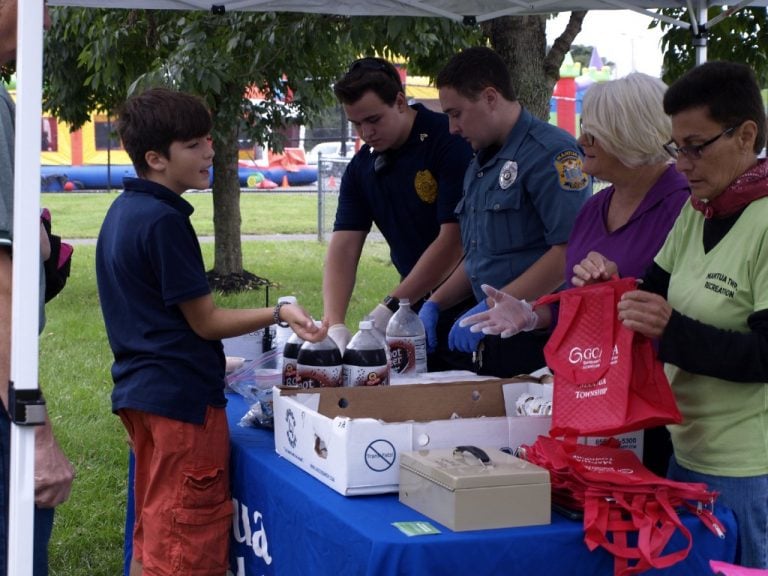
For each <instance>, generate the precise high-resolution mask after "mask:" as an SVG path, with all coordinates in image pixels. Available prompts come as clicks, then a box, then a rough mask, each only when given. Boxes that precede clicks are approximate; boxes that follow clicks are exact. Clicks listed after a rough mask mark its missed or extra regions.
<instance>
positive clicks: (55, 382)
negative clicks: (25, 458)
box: [40, 193, 397, 576]
mask: <svg viewBox="0 0 768 576" xmlns="http://www.w3.org/2000/svg"><path fill="white" fill-rule="evenodd" d="M114 198H115V194H44V195H43V198H42V199H41V205H43V206H47V207H49V208H50V209H51V212H52V213H53V218H54V227H55V229H56V231H57V232H58V233H60V234H62V235H63V236H65V237H69V238H72V237H80V238H87V237H93V236H94V235H95V234H96V232H97V231H98V228H99V226H100V224H101V221H102V219H103V217H104V214H105V212H106V209H107V207H108V206H109V204H110V203H111V201H112V200H113V199H114ZM185 198H187V199H189V200H190V201H191V202H192V203H193V204H195V206H196V208H197V209H196V211H195V221H194V225H195V227H196V229H197V231H198V233H199V234H201V235H205V234H210V233H212V224H211V198H210V194H202V193H201V194H190V195H187V196H185ZM316 206H317V199H316V196H315V195H312V194H295V195H294V194H274V195H269V194H244V195H243V196H242V212H243V232H244V233H246V232H247V233H278V232H280V233H316V222H317V215H316V210H317V208H316ZM206 211H207V212H206ZM206 213H207V216H206V215H205V214H206ZM267 215H268V216H267ZM246 222H248V224H247V225H246ZM202 248H203V254H204V258H205V260H206V264H207V266H208V267H210V266H211V264H212V262H213V244H212V243H204V244H203V245H202ZM325 249H326V246H325V245H324V244H321V243H319V242H316V241H293V240H291V241H270V242H265V241H258V242H257V241H246V242H243V258H244V268H245V269H246V270H248V271H250V272H253V273H254V274H258V275H259V276H262V277H265V278H268V279H269V280H270V281H271V282H272V283H273V284H275V285H276V286H277V287H276V288H273V289H272V290H270V300H271V302H272V303H274V301H275V300H276V299H277V297H278V296H279V295H282V294H294V295H296V296H297V297H298V299H299V302H300V303H301V304H302V305H304V306H305V307H306V308H307V309H308V310H309V311H310V312H311V313H312V314H313V315H314V316H315V317H318V318H319V317H320V316H321V314H322V295H321V281H322V262H323V258H324V255H325ZM94 251H95V247H94V246H92V245H78V246H76V248H75V254H74V259H73V266H72V275H71V276H70V279H69V282H68V284H67V286H66V288H65V289H64V291H63V292H62V293H61V294H60V295H59V296H58V297H57V298H56V299H54V300H53V301H51V302H50V303H49V304H48V306H47V316H48V323H47V325H46V328H45V331H44V333H43V335H42V337H41V340H40V383H41V386H42V388H43V390H44V391H45V396H46V399H47V402H48V407H49V411H50V413H51V418H52V420H53V423H54V428H55V431H56V435H57V437H58V439H59V441H60V443H61V444H62V446H63V448H64V450H65V452H66V453H67V455H68V456H69V458H70V459H71V460H72V462H73V463H74V465H75V468H76V470H77V478H76V480H75V483H74V486H73V490H72V496H71V497H70V499H69V501H68V502H67V503H65V504H64V505H62V506H60V507H59V508H58V509H57V513H56V521H55V526H54V533H53V539H52V542H51V550H50V553H51V561H50V565H51V575H52V576H117V575H119V574H122V549H123V523H124V518H125V503H126V495H127V486H126V475H127V461H128V447H127V444H126V441H125V438H126V435H125V433H124V431H123V428H122V425H121V424H120V422H119V419H118V418H117V417H116V416H114V415H113V414H112V413H111V409H110V392H111V389H112V382H111V377H110V372H109V370H110V365H111V361H112V358H111V353H110V350H109V346H108V344H107V340H106V335H105V332H104V325H103V322H102V318H101V312H100V309H99V302H98V296H97V292H96V277H95V273H94ZM396 282H397V273H396V272H395V270H394V268H393V266H392V265H391V264H390V262H389V257H388V249H387V246H386V244H384V243H383V242H369V243H368V244H367V246H366V249H365V251H364V254H363V258H362V261H361V263H360V268H359V270H358V283H357V287H356V290H355V294H354V296H353V301H352V303H351V307H350V313H349V315H348V325H349V326H350V329H352V330H353V331H354V327H355V326H356V325H357V322H358V321H359V320H360V319H361V318H362V317H363V315H365V314H366V313H367V312H368V311H370V309H372V308H373V306H374V305H375V303H376V302H378V301H379V300H380V299H381V298H382V296H383V295H384V294H385V293H386V291H387V287H389V286H394V285H395V284H396ZM216 300H217V303H218V304H219V305H221V306H226V307H246V306H254V307H256V306H262V305H263V304H264V292H263V291H262V290H258V291H254V292H247V293H240V294H237V295H231V296H226V297H225V296H221V295H216Z"/></svg>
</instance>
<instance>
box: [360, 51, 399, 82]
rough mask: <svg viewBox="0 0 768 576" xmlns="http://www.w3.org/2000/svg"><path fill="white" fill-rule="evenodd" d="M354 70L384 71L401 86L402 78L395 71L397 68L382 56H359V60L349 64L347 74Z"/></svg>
mask: <svg viewBox="0 0 768 576" xmlns="http://www.w3.org/2000/svg"><path fill="white" fill-rule="evenodd" d="M356 70H373V71H377V72H384V74H386V75H387V76H389V77H390V78H391V79H392V80H394V81H396V82H397V83H398V85H401V86H402V80H401V79H400V74H398V73H397V70H396V69H395V68H394V66H392V64H390V63H389V62H387V61H386V60H384V59H383V58H375V57H373V56H366V57H365V58H360V59H359V60H355V61H354V62H352V64H350V65H349V69H348V70H347V74H350V73H352V72H355V71H356Z"/></svg>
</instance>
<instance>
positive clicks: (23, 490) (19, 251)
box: [8, 2, 45, 576]
mask: <svg viewBox="0 0 768 576" xmlns="http://www.w3.org/2000/svg"><path fill="white" fill-rule="evenodd" d="M17 26H18V31H19V34H18V38H19V42H18V47H17V51H16V70H17V77H18V84H17V92H16V94H17V98H16V143H15V157H14V171H13V173H14V180H13V186H14V215H13V229H14V243H13V253H14V258H13V304H12V316H11V389H10V393H9V397H10V396H11V395H12V396H13V398H9V411H10V412H11V418H12V424H11V453H10V482H9V508H8V526H9V538H8V574H12V575H13V576H30V575H31V574H32V560H33V534H34V500H35V481H34V476H35V470H34V468H35V427H34V424H39V423H42V422H40V416H41V414H42V415H43V420H44V414H45V410H44V407H43V406H42V405H41V404H40V397H39V389H38V386H37V369H38V321H39V312H38V306H39V295H40V293H39V279H40V276H39V275H40V118H42V112H43V110H42V96H41V94H42V85H43V82H42V76H43V74H42V61H43V3H42V2H19V6H18V20H17ZM27 126H36V127H37V128H36V129H33V130H25V127H27ZM14 399H15V400H14Z"/></svg>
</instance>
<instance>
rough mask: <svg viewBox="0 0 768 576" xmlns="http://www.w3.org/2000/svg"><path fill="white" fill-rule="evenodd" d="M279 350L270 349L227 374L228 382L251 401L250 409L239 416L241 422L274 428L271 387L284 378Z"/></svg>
mask: <svg viewBox="0 0 768 576" xmlns="http://www.w3.org/2000/svg"><path fill="white" fill-rule="evenodd" d="M279 360H280V352H279V351H278V350H269V351H267V352H264V353H263V354H261V355H259V356H258V357H257V358H254V359H252V360H246V361H245V362H243V365H242V366H240V367H239V368H237V369H236V370H233V371H232V372H230V373H229V374H227V375H226V383H227V386H228V387H229V388H230V389H232V390H234V391H235V392H237V393H238V394H240V396H242V397H243V398H244V399H245V401H246V402H247V403H248V405H249V407H250V408H249V410H248V412H246V414H245V415H244V416H243V417H242V418H241V419H240V422H239V425H240V426H245V427H249V426H263V427H266V428H272V425H273V419H274V412H273V409H272V387H273V386H279V385H280V384H281V382H282V373H281V371H280V369H279V368H278V367H277V366H279Z"/></svg>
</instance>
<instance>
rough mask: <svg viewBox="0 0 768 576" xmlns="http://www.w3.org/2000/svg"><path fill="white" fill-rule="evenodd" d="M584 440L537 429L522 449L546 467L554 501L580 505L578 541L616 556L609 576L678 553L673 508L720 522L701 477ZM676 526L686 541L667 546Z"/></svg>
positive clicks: (710, 523)
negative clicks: (682, 478)
mask: <svg viewBox="0 0 768 576" xmlns="http://www.w3.org/2000/svg"><path fill="white" fill-rule="evenodd" d="M609 442H612V443H613V444H609V443H606V444H603V445H601V446H587V445H584V444H576V443H574V442H570V441H563V440H560V439H557V438H551V437H547V436H539V437H538V439H537V440H536V442H534V443H533V444H532V445H530V446H522V447H521V448H520V456H522V457H524V458H525V459H526V460H528V461H530V462H533V463H534V464H537V465H538V466H542V467H543V468H546V469H547V470H549V473H550V482H551V483H552V501H553V502H555V503H558V504H560V505H561V506H564V507H566V508H570V509H573V510H579V511H583V512H584V542H585V543H586V545H587V547H588V548H589V550H590V551H592V550H594V549H595V548H598V547H601V548H604V549H605V550H607V551H608V552H610V553H611V554H612V555H613V556H614V574H615V576H629V575H632V574H639V573H641V572H644V571H646V570H649V569H651V568H668V567H670V566H672V565H674V564H676V563H677V562H680V561H681V560H684V559H685V558H686V557H687V556H688V553H689V552H690V549H691V546H692V537H691V533H690V531H689V530H688V528H687V527H686V526H685V524H683V522H682V521H681V520H680V517H679V515H678V512H677V509H679V508H687V509H688V510H690V511H691V512H693V513H694V514H696V515H697V517H698V518H699V519H700V520H701V521H702V522H703V523H704V524H705V525H706V526H707V527H708V528H709V529H710V530H711V531H712V532H713V533H715V534H716V535H718V536H719V537H724V529H723V526H722V524H721V523H720V521H719V520H718V519H717V518H716V517H715V515H714V514H713V512H712V510H713V508H714V502H715V499H716V498H717V493H716V492H712V491H710V490H709V489H708V487H707V485H706V484H703V483H699V482H676V481H674V480H668V479H666V478H661V477H660V476H656V475H655V474H654V473H653V472H651V471H650V470H648V469H647V468H645V467H644V466H643V464H642V462H640V460H639V459H638V458H637V456H635V455H634V454H633V453H632V452H631V451H629V450H622V449H620V448H618V441H616V440H612V441H609ZM676 532H679V533H680V534H681V535H682V536H683V539H684V540H685V545H684V546H681V547H678V548H677V549H671V548H670V546H669V544H670V540H671V539H672V536H673V535H674V534H675V533H676Z"/></svg>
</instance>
